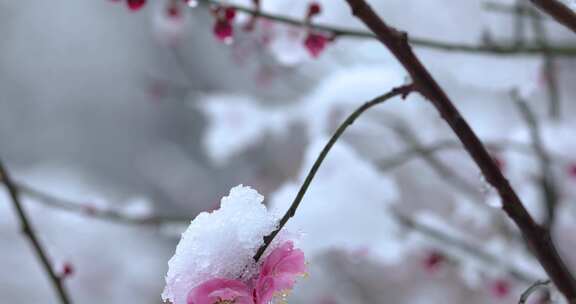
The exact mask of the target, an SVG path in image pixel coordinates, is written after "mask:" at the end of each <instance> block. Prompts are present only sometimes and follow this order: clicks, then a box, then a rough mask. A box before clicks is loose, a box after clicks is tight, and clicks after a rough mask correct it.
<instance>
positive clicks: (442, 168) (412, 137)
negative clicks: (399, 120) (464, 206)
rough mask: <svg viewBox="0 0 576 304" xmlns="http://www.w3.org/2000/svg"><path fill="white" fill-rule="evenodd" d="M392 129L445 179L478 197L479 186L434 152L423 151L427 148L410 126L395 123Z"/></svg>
mask: <svg viewBox="0 0 576 304" xmlns="http://www.w3.org/2000/svg"><path fill="white" fill-rule="evenodd" d="M390 129H391V130H392V131H394V132H395V133H396V134H397V135H398V136H399V137H400V138H401V139H402V140H404V142H405V143H407V144H408V145H410V146H412V147H413V149H414V150H415V151H417V152H418V155H419V156H420V157H422V159H423V160H424V161H425V162H426V163H427V164H428V165H429V166H430V167H431V168H432V169H433V170H434V171H435V172H436V173H437V174H438V175H439V176H440V177H441V178H443V179H444V180H446V181H447V182H448V183H449V184H451V185H452V186H454V187H455V188H457V189H460V190H461V191H462V192H464V193H466V194H468V195H470V196H471V197H474V198H478V195H479V194H480V191H478V189H477V187H475V186H474V185H472V184H470V183H468V182H467V181H466V180H465V179H464V178H463V177H462V176H459V175H458V173H456V172H454V170H452V168H450V167H449V166H447V165H446V164H444V163H443V162H442V161H441V160H439V159H438V158H436V156H435V155H434V154H433V153H422V151H423V150H424V149H425V147H424V145H423V144H422V143H421V142H420V140H419V139H418V136H417V135H416V134H414V133H413V132H412V131H411V130H410V129H409V128H408V127H406V126H402V125H399V124H395V125H392V126H390Z"/></svg>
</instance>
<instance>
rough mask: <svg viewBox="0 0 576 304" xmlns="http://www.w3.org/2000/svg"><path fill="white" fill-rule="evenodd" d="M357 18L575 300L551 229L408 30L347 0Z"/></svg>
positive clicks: (357, 0) (361, 1)
mask: <svg viewBox="0 0 576 304" xmlns="http://www.w3.org/2000/svg"><path fill="white" fill-rule="evenodd" d="M346 2H348V4H349V5H350V8H351V10H352V14H353V15H354V16H356V17H358V19H360V20H361V21H362V22H363V23H364V24H365V25H366V26H367V27H368V28H370V30H372V32H374V33H375V34H376V35H377V36H378V38H379V40H380V41H381V42H382V43H383V44H384V45H385V46H386V47H387V49H388V50H389V51H390V52H391V53H392V54H393V55H394V56H395V57H396V59H397V60H398V61H399V62H400V63H401V64H402V66H403V67H404V68H405V69H406V71H407V72H408V74H409V75H410V76H411V78H412V81H414V86H415V89H416V90H417V92H418V93H420V94H422V96H424V97H425V98H426V99H428V100H429V101H430V102H431V103H432V104H433V105H434V107H435V108H436V110H437V111H438V112H439V113H440V115H441V116H442V118H444V120H445V121H446V122H447V123H448V125H449V126H450V127H451V128H452V130H453V131H454V133H455V134H456V135H457V136H458V138H459V139H460V141H461V142H462V144H463V145H464V147H465V148H466V150H467V151H468V153H469V154H470V156H471V157H472V159H473V160H474V161H475V162H476V164H477V165H478V167H479V169H480V171H481V172H482V174H483V175H484V177H485V178H486V181H487V182H488V183H489V184H491V185H492V186H493V187H494V188H495V189H496V190H497V191H498V194H499V195H500V198H501V200H502V208H503V210H504V211H505V212H506V213H507V214H508V216H509V217H510V218H511V219H512V220H513V221H514V223H515V224H516V225H517V227H518V228H519V229H520V231H521V232H522V235H523V237H524V239H525V240H526V242H527V243H528V246H530V248H531V249H532V250H533V252H534V253H535V255H536V257H537V259H538V261H539V262H540V264H541V265H542V267H543V268H544V270H546V272H547V274H548V275H549V276H550V279H551V280H552V281H553V282H554V284H555V285H556V286H557V287H558V289H559V290H560V292H562V294H564V296H565V297H566V299H567V300H568V301H569V302H573V303H574V302H576V280H575V279H574V277H573V276H572V274H571V273H570V271H569V270H568V268H567V267H566V264H565V263H564V261H563V260H562V258H561V257H560V255H559V254H558V251H557V249H556V246H555V245H554V243H553V242H552V237H551V235H550V231H549V230H547V229H546V228H545V227H542V226H540V225H538V224H537V223H536V222H535V221H534V219H533V218H532V216H531V215H530V213H528V211H527V210H526V208H525V206H524V204H523V203H522V201H521V200H520V198H519V197H518V195H517V194H516V192H515V191H514V189H513V188H512V187H511V186H510V183H509V182H508V180H507V179H506V177H504V175H503V174H502V172H501V171H500V169H499V168H498V166H497V165H496V163H495V162H494V160H493V159H492V157H491V156H490V154H489V153H488V151H487V150H486V148H485V147H484V145H483V144H482V142H481V141H480V139H479V138H478V136H477V135H476V133H475V132H474V131H473V130H472V129H471V128H470V126H469V125H468V123H467V122H466V120H465V119H464V118H463V117H462V115H461V114H460V112H459V111H458V110H457V109H456V107H455V106H454V103H453V102H452V100H451V99H450V98H449V97H448V95H447V94H446V92H445V91H444V90H443V89H442V88H441V87H440V85H439V84H438V83H437V82H436V80H435V79H434V77H433V76H432V75H431V74H430V72H429V71H428V70H427V69H426V67H425V66H424V65H423V64H422V62H420V59H418V57H417V56H416V55H415V54H414V52H413V50H412V47H411V46H410V44H409V43H408V38H407V37H408V34H407V33H405V32H401V31H399V30H397V29H395V28H392V27H390V26H389V25H387V24H386V23H385V22H384V21H383V20H382V19H381V18H380V17H379V16H378V15H377V14H376V13H375V12H374V10H373V9H372V7H370V5H369V4H368V3H367V2H366V1H365V0H346Z"/></svg>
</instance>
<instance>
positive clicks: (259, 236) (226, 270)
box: [162, 185, 277, 304]
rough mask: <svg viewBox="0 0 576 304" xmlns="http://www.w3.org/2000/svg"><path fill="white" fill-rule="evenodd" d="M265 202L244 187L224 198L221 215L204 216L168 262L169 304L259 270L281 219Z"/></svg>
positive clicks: (180, 302)
mask: <svg viewBox="0 0 576 304" xmlns="http://www.w3.org/2000/svg"><path fill="white" fill-rule="evenodd" d="M263 200H264V197H263V196H262V195H260V194H259V193H258V192H257V191H256V190H254V189H252V188H250V187H244V186H243V185H239V186H237V187H234V188H232V189H231V190H230V194H229V195H228V196H227V197H224V198H222V200H221V206H220V209H218V210H216V211H213V212H211V213H207V212H203V213H201V214H199V215H198V216H197V217H196V218H195V219H194V220H193V221H192V222H191V223H190V226H189V227H188V229H187V230H186V231H185V232H184V233H183V234H182V239H181V240H180V243H179V244H178V246H177V247H176V253H175V254H174V256H173V257H172V258H171V259H170V261H169V262H168V274H167V276H166V288H165V290H164V293H163V294H162V298H163V299H164V300H167V299H169V300H170V301H172V303H173V304H186V296H187V294H188V292H189V291H190V290H191V289H192V288H194V287H195V286H197V285H198V284H200V283H202V282H205V281H207V280H209V279H212V278H227V279H238V278H239V277H241V276H242V275H244V274H245V273H244V272H245V271H246V270H247V269H250V268H251V266H253V261H252V257H253V256H254V254H255V253H256V250H257V249H258V248H259V247H260V245H261V244H262V242H263V237H264V236H265V235H267V234H269V233H270V232H272V231H273V230H274V228H275V226H276V223H277V218H276V217H275V216H274V215H272V214H271V213H269V212H268V210H267V209H266V207H265V206H264V205H263V204H262V201H263Z"/></svg>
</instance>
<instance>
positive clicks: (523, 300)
mask: <svg viewBox="0 0 576 304" xmlns="http://www.w3.org/2000/svg"><path fill="white" fill-rule="evenodd" d="M548 284H550V280H542V281H536V282H534V283H533V284H532V285H530V287H528V289H526V291H524V292H523V293H522V295H521V296H520V301H518V304H525V303H526V302H528V298H530V296H531V295H532V294H533V293H534V292H536V290H538V289H539V288H540V287H546V286H548Z"/></svg>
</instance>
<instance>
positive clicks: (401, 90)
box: [254, 85, 415, 261]
mask: <svg viewBox="0 0 576 304" xmlns="http://www.w3.org/2000/svg"><path fill="white" fill-rule="evenodd" d="M414 89H415V88H414V86H413V85H405V86H401V87H397V88H394V89H392V90H391V91H390V92H388V93H386V94H384V95H382V96H380V97H376V98H375V99H373V100H371V101H368V102H366V103H364V104H363V105H362V106H360V107H359V108H358V109H356V110H355V111H354V112H352V114H350V116H348V117H347V118H346V120H344V122H342V124H341V125H340V126H339V127H338V129H336V132H335V133H334V134H333V135H332V137H331V138H330V140H329V141H328V143H326V145H325V146H324V148H323V149H322V151H321V152H320V154H319V155H318V158H317V159H316V161H315V162H314V164H313V165H312V168H311V169H310V172H308V175H306V179H305V180H304V183H302V186H301V187H300V190H298V194H297V195H296V197H295V198H294V201H293V202H292V204H291V205H290V208H288V210H287V211H286V213H285V214H284V216H283V217H282V219H280V222H279V223H278V227H276V229H275V230H274V231H272V233H270V234H269V235H267V236H265V237H264V244H263V245H262V246H260V248H258V251H257V252H256V254H255V255H254V260H255V261H258V260H259V259H260V257H262V255H263V254H264V251H266V248H268V246H269V245H270V243H271V242H272V240H274V238H275V237H276V235H277V234H278V232H280V230H282V228H283V227H284V225H286V223H287V222H288V220H289V219H290V218H291V217H293V216H294V215H295V214H296V210H297V209H298V206H299V205H300V203H301V202H302V199H303V198H304V194H306V191H307V190H308V187H309V186H310V184H311V183H312V180H313V179H314V176H315V175H316V172H318V169H320V165H322V162H323V161H324V159H325V158H326V156H327V155H328V152H330V149H332V147H333V146H334V144H336V142H337V141H338V139H339V138H340V136H341V135H342V134H343V133H344V131H346V129H347V128H348V127H349V126H351V125H352V124H353V123H354V121H356V119H357V118H358V117H360V115H362V113H364V112H365V111H367V110H368V109H370V108H372V107H374V106H377V105H379V104H381V103H383V102H385V101H387V100H389V99H391V98H393V97H396V96H402V98H405V97H406V96H407V95H408V94H410V93H411V92H412V91H413V90H414Z"/></svg>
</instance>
